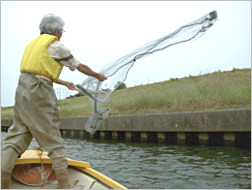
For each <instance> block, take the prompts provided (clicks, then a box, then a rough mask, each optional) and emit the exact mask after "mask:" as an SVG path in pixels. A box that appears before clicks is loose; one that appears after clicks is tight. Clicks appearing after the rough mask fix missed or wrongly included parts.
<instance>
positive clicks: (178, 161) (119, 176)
mask: <svg viewBox="0 0 252 190" xmlns="http://www.w3.org/2000/svg"><path fill="white" fill-rule="evenodd" d="M5 135H6V133H3V132H2V135H1V136H2V138H3V137H4V136H5ZM36 146H38V145H37V143H36V141H35V140H33V141H32V143H31V145H30V147H29V149H33V148H34V147H36ZM65 146H66V152H67V156H68V157H69V158H72V159H76V160H82V161H87V162H89V163H90V164H91V165H92V167H93V168H94V169H96V170H98V171H100V172H101V173H103V174H105V175H107V176H109V177H110V178H112V179H114V180H116V181H117V182H119V183H121V184H122V185H124V186H126V187H128V188H131V189H139V188H141V189H164V188H165V189H206V188H207V189H239V188H240V189H250V187H251V152H250V150H249V149H242V148H236V147H209V146H186V145H166V144H163V145H160V144H150V143H125V142H116V141H100V140H81V139H70V138H65Z"/></svg>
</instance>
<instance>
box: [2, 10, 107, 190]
mask: <svg viewBox="0 0 252 190" xmlns="http://www.w3.org/2000/svg"><path fill="white" fill-rule="evenodd" d="M63 27H64V21H63V20H62V19H61V18H60V17H58V16H55V15H53V14H49V15H46V16H45V17H44V18H43V19H42V21H41V23H40V26H39V28H40V36H38V37H37V38H36V39H34V40H33V41H32V42H30V44H28V46H27V47H26V49H25V51H24V54H23V57H22V61H21V67H20V71H21V75H20V78H19V82H18V87H17V89H16V96H15V106H14V113H13V125H12V126H11V127H10V129H9V131H8V135H7V137H6V139H5V142H4V143H5V144H4V147H3V149H2V168H1V174H2V176H1V177H2V179H1V182H2V188H5V189H6V188H9V180H10V176H11V172H12V170H13V168H14V163H15V160H16V159H17V158H18V156H19V155H21V154H22V153H23V152H24V151H25V150H26V149H27V148H28V146H29V144H30V142H31V140H32V138H33V137H34V138H35V139H36V141H37V142H38V144H39V145H40V146H41V147H42V148H43V149H45V150H47V151H48V156H49V157H50V158H51V159H52V165H53V169H54V170H55V173H56V177H57V179H58V183H59V188H61V189H69V188H70V185H69V181H68V173H67V167H68V161H67V159H66V155H65V149H64V142H63V139H62V137H61V134H60V131H59V125H60V118H59V113H58V108H57V99H56V96H55V92H54V90H53V82H55V83H58V84H61V85H65V86H66V87H68V88H69V89H70V90H76V87H75V85H74V84H73V83H72V82H68V81H64V80H61V79H59V75H60V73H61V71H62V68H63V66H66V67H69V69H70V70H72V71H74V70H76V69H77V70H78V71H79V72H81V73H83V74H86V75H88V76H92V77H95V78H97V79H98V80H100V81H103V80H105V79H106V77H105V76H104V75H103V74H100V73H96V72H94V71H92V70H91V69H90V68H89V67H88V66H87V65H84V64H81V63H80V62H79V61H78V60H77V59H75V58H74V57H73V56H72V54H71V53H70V51H69V49H68V48H66V47H65V46H64V45H63V44H62V43H60V41H59V40H60V38H61V36H62V32H63Z"/></svg>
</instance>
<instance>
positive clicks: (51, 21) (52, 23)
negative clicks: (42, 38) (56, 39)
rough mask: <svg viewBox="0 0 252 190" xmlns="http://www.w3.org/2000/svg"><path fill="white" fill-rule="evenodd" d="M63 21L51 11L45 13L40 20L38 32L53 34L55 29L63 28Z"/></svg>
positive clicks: (60, 29)
mask: <svg viewBox="0 0 252 190" xmlns="http://www.w3.org/2000/svg"><path fill="white" fill-rule="evenodd" d="M64 25H65V22H64V21H63V19H62V18H60V17H59V16H56V15H54V14H52V13H50V14H48V15H45V16H44V17H43V19H42V20H41V22H40V25H39V29H40V34H53V33H54V31H55V30H59V31H60V32H61V31H62V30H63V27H64Z"/></svg>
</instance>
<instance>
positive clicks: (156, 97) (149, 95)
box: [2, 69, 251, 118]
mask: <svg viewBox="0 0 252 190" xmlns="http://www.w3.org/2000/svg"><path fill="white" fill-rule="evenodd" d="M103 106H105V107H110V109H111V111H110V115H121V114H122V115H123V114H147V113H169V112H184V111H201V110H222V109H233V108H250V106H251V69H242V70H238V69H233V70H232V71H226V72H215V73H211V74H206V75H201V76H195V77H192V76H190V77H186V78H182V79H172V80H169V81H164V82H160V83H155V84H149V85H143V86H137V87H132V88H126V89H121V90H117V91H115V92H114V93H112V94H111V97H110V101H109V103H108V104H106V105H103ZM91 109H92V105H91V101H90V100H88V98H87V97H77V98H72V99H66V100H60V101H59V111H60V114H61V116H62V117H77V116H87V115H89V114H90V112H91ZM11 110H12V108H2V118H11V117H12V114H11Z"/></svg>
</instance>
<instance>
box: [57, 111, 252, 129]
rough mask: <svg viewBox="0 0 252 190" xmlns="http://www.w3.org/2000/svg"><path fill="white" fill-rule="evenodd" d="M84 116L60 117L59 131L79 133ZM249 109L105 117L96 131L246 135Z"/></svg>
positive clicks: (84, 119)
mask: <svg viewBox="0 0 252 190" xmlns="http://www.w3.org/2000/svg"><path fill="white" fill-rule="evenodd" d="M87 119H88V117H69V118H62V120H61V127H60V128H61V129H71V130H83V129H84V125H85V122H86V121H87ZM250 124H251V110H250V109H239V110H223V111H204V112H179V113H166V114H144V115H119V116H109V117H108V118H107V119H106V120H105V121H104V122H103V126H102V127H101V128H100V129H99V130H100V131H141V132H143V131H146V132H249V131H251V128H250Z"/></svg>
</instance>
